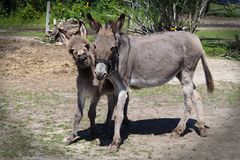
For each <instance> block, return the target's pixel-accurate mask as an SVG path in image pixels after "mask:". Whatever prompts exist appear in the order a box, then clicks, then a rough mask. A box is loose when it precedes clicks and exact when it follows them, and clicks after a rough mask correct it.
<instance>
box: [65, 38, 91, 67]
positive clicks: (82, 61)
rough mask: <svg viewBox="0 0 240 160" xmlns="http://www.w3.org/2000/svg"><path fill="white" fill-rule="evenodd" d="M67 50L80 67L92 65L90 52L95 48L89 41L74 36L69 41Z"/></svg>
mask: <svg viewBox="0 0 240 160" xmlns="http://www.w3.org/2000/svg"><path fill="white" fill-rule="evenodd" d="M67 48H68V52H69V53H70V54H71V55H72V56H73V59H74V60H75V62H76V64H77V66H78V67H80V68H86V67H90V66H91V65H92V56H91V52H90V50H91V48H93V47H92V46H91V43H90V42H89V41H88V40H86V39H85V38H82V37H79V36H74V37H72V38H71V39H70V40H69V41H68V44H67Z"/></svg>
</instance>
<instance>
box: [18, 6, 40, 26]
mask: <svg viewBox="0 0 240 160" xmlns="http://www.w3.org/2000/svg"><path fill="white" fill-rule="evenodd" d="M19 16H20V17H21V18H22V20H23V21H24V22H30V21H32V20H36V19H38V18H40V14H39V13H38V12H37V11H36V9H35V8H34V7H33V6H32V5H30V4H27V6H26V7H24V8H22V9H20V10H19Z"/></svg>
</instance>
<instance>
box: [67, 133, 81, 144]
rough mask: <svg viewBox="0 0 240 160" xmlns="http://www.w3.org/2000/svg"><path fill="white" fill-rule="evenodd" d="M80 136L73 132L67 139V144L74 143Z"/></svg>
mask: <svg viewBox="0 0 240 160" xmlns="http://www.w3.org/2000/svg"><path fill="white" fill-rule="evenodd" d="M79 138H80V137H79V136H76V135H74V134H71V135H70V136H68V137H67V139H66V140H65V145H66V146H68V145H70V144H72V143H74V142H75V141H76V140H77V139H79Z"/></svg>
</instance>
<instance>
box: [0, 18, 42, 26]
mask: <svg viewBox="0 0 240 160" xmlns="http://www.w3.org/2000/svg"><path fill="white" fill-rule="evenodd" d="M44 26H45V16H44V15H42V16H41V17H40V18H39V19H36V20H32V21H31V22H25V21H24V20H23V19H22V18H21V17H19V16H17V15H16V16H10V17H1V18H0V28H26V27H37V28H44Z"/></svg>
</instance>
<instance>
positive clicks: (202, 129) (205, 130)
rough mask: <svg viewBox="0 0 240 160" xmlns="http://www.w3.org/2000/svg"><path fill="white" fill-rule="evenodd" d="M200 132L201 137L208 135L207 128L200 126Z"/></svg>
mask: <svg viewBox="0 0 240 160" xmlns="http://www.w3.org/2000/svg"><path fill="white" fill-rule="evenodd" d="M199 134H200V136H201V137H207V128H199Z"/></svg>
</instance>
